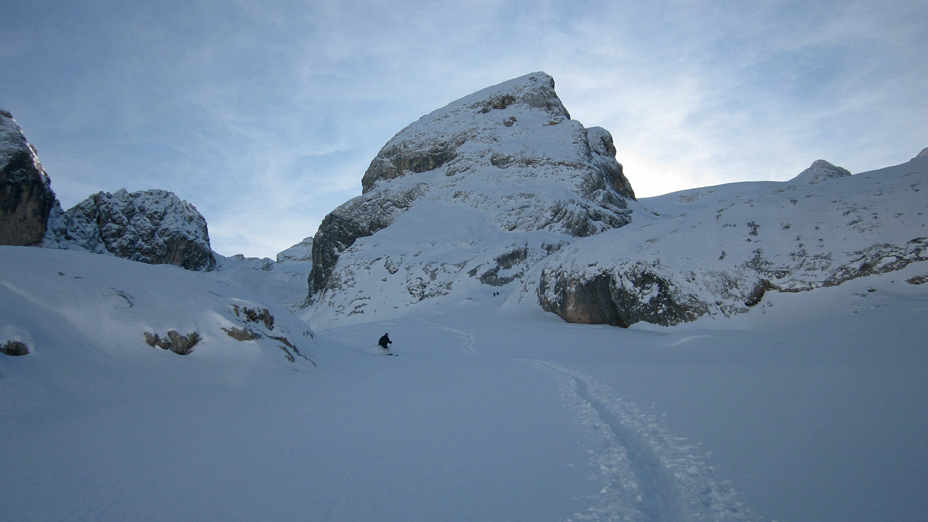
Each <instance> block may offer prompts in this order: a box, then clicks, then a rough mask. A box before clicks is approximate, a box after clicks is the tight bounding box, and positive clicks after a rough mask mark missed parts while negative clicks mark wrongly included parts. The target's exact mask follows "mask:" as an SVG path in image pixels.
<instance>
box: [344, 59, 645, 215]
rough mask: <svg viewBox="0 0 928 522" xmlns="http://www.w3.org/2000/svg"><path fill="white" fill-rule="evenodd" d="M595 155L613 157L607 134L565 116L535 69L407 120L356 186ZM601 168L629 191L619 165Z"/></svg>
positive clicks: (568, 162) (573, 162)
mask: <svg viewBox="0 0 928 522" xmlns="http://www.w3.org/2000/svg"><path fill="white" fill-rule="evenodd" d="M610 148H611V151H610ZM610 152H611V155H610ZM601 155H606V156H608V158H607V160H608V159H611V160H612V161H613V163H614V160H615V148H614V146H612V137H611V136H610V135H609V133H608V132H606V131H605V130H603V129H599V130H597V131H596V132H595V133H594V135H593V136H590V135H589V134H588V130H587V129H584V128H583V126H582V125H580V123H579V122H576V121H573V120H571V119H570V114H569V113H568V112H567V109H566V108H565V107H564V105H563V103H561V100H560V99H559V98H558V96H557V93H555V91H554V79H553V78H552V77H550V76H548V75H547V74H545V73H541V72H539V73H533V74H528V75H525V76H522V77H520V78H516V79H514V80H510V81H507V82H503V83H501V84H499V85H496V86H493V87H488V88H486V89H483V90H481V91H479V92H477V93H474V94H471V95H469V96H466V97H464V98H461V99H460V100H457V101H455V102H452V103H450V104H448V105H447V106H445V107H443V108H441V109H438V110H436V111H433V112H432V113H430V114H427V115H425V116H423V117H422V118H420V119H419V120H418V121H416V122H414V123H412V124H411V125H409V126H407V127H406V128H405V129H403V130H401V131H400V132H399V133H397V135H396V136H394V137H393V138H392V139H391V140H390V141H388V142H387V144H386V145H384V147H383V149H381V151H380V153H378V154H377V156H376V157H375V158H374V160H373V161H372V162H371V164H370V167H368V169H367V171H366V172H365V173H364V177H363V178H362V180H361V185H362V187H363V191H364V192H365V193H366V192H367V191H369V190H372V189H373V188H374V186H375V184H377V183H378V182H381V184H382V182H383V181H386V180H391V179H395V178H398V177H403V176H409V175H414V174H418V173H424V172H430V171H436V170H439V169H440V170H441V171H442V172H443V173H444V174H445V175H446V176H457V175H466V174H468V173H471V172H474V171H477V170H480V169H487V168H495V169H499V170H502V171H504V172H497V174H505V175H507V176H513V175H519V174H524V173H525V172H524V171H523V170H522V169H513V168H511V167H531V168H532V170H533V171H535V170H538V169H543V168H546V167H549V168H550V167H556V168H564V167H566V168H575V167H577V166H580V165H585V164H588V163H589V162H590V160H591V159H592V158H593V156H601ZM602 174H603V175H604V177H605V178H606V182H607V183H608V184H609V185H611V186H612V187H613V188H614V189H615V190H617V191H618V192H619V193H621V194H622V195H623V196H626V197H629V198H634V192H633V191H632V190H631V185H630V184H629V183H628V181H627V180H625V178H624V176H622V172H621V167H620V166H619V167H618V168H616V166H614V165H610V166H609V168H606V169H605V170H603V172H602ZM593 183H596V182H595V181H594V182H593Z"/></svg>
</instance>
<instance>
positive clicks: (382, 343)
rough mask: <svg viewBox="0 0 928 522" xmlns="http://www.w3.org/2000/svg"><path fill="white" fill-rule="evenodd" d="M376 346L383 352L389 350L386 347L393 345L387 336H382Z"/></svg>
mask: <svg viewBox="0 0 928 522" xmlns="http://www.w3.org/2000/svg"><path fill="white" fill-rule="evenodd" d="M377 344H379V345H380V347H381V348H383V349H384V350H389V349H390V347H389V346H387V345H388V344H393V341H391V340H390V335H389V334H383V337H381V338H380V340H379V341H377Z"/></svg>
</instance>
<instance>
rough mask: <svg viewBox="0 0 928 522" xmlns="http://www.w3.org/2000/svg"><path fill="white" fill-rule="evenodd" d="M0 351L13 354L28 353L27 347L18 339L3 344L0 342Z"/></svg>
mask: <svg viewBox="0 0 928 522" xmlns="http://www.w3.org/2000/svg"><path fill="white" fill-rule="evenodd" d="M0 353H4V354H6V355H13V356H18V355H26V354H28V353H29V347H28V346H26V343H23V342H20V341H7V342H6V343H5V344H0Z"/></svg>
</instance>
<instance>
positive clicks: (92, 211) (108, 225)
mask: <svg viewBox="0 0 928 522" xmlns="http://www.w3.org/2000/svg"><path fill="white" fill-rule="evenodd" d="M48 232H49V233H48V234H47V236H46V238H45V242H44V244H43V246H46V247H49V248H65V249H76V250H86V251H88V252H94V253H97V254H109V255H114V256H117V257H122V258H125V259H130V260H133V261H139V262H142V263H148V264H155V265H157V264H171V265H177V266H180V267H182V268H186V269H188V270H212V269H214V268H215V267H216V259H215V257H214V256H213V252H212V249H211V248H210V244H209V231H208V230H207V225H206V220H205V219H204V218H203V216H202V215H201V214H200V213H199V212H198V211H197V209H196V207H194V206H193V205H191V204H190V203H188V202H186V201H183V200H181V199H180V198H179V197H177V195H176V194H174V193H173V192H168V191H165V190H144V191H139V192H131V193H130V192H127V191H126V190H125V189H120V190H118V191H116V192H115V193H113V194H110V193H108V192H98V193H96V194H94V195H92V196H90V197H89V198H87V199H85V200H84V201H82V202H80V203H78V204H77V205H75V206H74V207H73V208H71V209H69V210H68V211H66V212H61V211H60V209H58V208H56V210H55V211H53V212H52V217H51V219H50V223H49V231H48Z"/></svg>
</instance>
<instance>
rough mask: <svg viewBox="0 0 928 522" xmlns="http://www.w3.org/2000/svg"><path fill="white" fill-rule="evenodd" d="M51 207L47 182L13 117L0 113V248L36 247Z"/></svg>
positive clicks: (52, 202)
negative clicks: (10, 246)
mask: <svg viewBox="0 0 928 522" xmlns="http://www.w3.org/2000/svg"><path fill="white" fill-rule="evenodd" d="M54 204H55V194H54V192H52V189H51V181H50V180H49V178H48V174H46V173H45V169H43V168H42V164H41V163H39V158H38V156H37V155H36V151H35V148H34V147H32V145H30V144H29V143H28V142H27V141H26V137H25V136H24V135H23V131H22V129H20V128H19V125H18V124H17V123H16V121H15V120H14V119H13V116H12V115H11V114H10V113H9V112H7V111H4V110H0V245H38V244H40V243H41V242H42V238H43V237H44V236H45V230H46V227H47V225H48V216H49V213H50V212H51V210H52V207H53V206H54Z"/></svg>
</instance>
